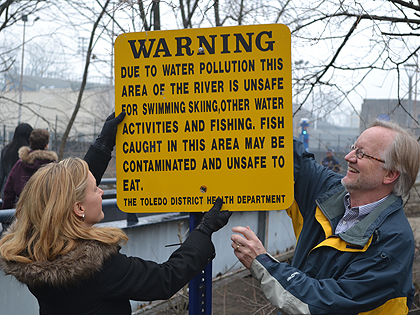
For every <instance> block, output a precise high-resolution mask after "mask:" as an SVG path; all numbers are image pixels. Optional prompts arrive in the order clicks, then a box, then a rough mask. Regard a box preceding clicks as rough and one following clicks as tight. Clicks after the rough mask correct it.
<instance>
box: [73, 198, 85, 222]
mask: <svg viewBox="0 0 420 315" xmlns="http://www.w3.org/2000/svg"><path fill="white" fill-rule="evenodd" d="M73 211H74V214H75V215H77V216H78V217H79V218H80V219H84V217H85V211H84V210H83V207H82V205H81V204H80V202H75V203H74V204H73Z"/></svg>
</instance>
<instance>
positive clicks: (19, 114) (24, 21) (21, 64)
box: [18, 14, 28, 125]
mask: <svg viewBox="0 0 420 315" xmlns="http://www.w3.org/2000/svg"><path fill="white" fill-rule="evenodd" d="M22 21H23V40H22V60H21V61H20V84H19V112H18V125H19V124H20V118H21V115H22V90H23V87H22V85H23V58H24V56H25V31H26V22H28V15H26V14H22Z"/></svg>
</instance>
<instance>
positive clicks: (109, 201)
mask: <svg viewBox="0 0 420 315" xmlns="http://www.w3.org/2000/svg"><path fill="white" fill-rule="evenodd" d="M115 183H116V178H104V179H102V180H101V183H100V185H115ZM116 196H117V192H116V190H115V189H109V190H104V195H103V197H102V198H103V199H102V209H103V210H106V209H113V208H117V198H116ZM2 204H3V200H1V199H0V208H1V205H2ZM15 211H16V209H5V210H0V223H11V222H12V221H13V219H14V218H15ZM127 221H129V222H137V221H138V219H137V216H136V214H135V213H129V214H127ZM0 232H1V231H0Z"/></svg>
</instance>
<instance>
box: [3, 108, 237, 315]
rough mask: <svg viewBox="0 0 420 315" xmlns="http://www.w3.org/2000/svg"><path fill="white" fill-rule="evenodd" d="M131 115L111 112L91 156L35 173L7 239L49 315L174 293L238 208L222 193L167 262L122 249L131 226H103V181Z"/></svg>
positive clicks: (9, 262)
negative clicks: (227, 206) (225, 202)
mask: <svg viewBox="0 0 420 315" xmlns="http://www.w3.org/2000/svg"><path fill="white" fill-rule="evenodd" d="M123 114H124V113H123ZM123 114H120V115H119V116H118V117H117V118H115V117H114V116H113V115H111V116H110V117H108V119H107V121H106V122H105V124H104V127H103V129H102V131H101V134H100V135H99V137H98V138H97V140H96V141H95V143H94V144H93V145H92V146H91V147H90V148H89V150H88V152H87V153H86V156H85V160H86V161H87V163H86V162H85V161H83V160H81V159H79V158H68V159H65V160H63V161H61V162H60V163H50V164H47V165H45V166H43V167H42V168H40V169H39V170H38V171H37V172H36V173H35V174H34V175H33V176H32V177H31V178H30V180H29V181H28V183H27V184H26V185H25V187H24V189H23V191H22V194H21V196H20V199H19V201H18V203H17V207H16V220H15V221H14V223H13V224H12V226H11V227H10V228H9V229H8V231H6V232H5V234H4V236H3V238H2V239H1V241H0V264H1V267H2V269H3V271H4V272H5V273H6V274H10V275H13V276H14V277H16V278H17V279H18V280H19V281H20V282H22V283H25V284H26V285H27V286H28V288H29V290H30V291H31V293H32V294H33V295H34V296H35V297H36V298H37V300H38V304H39V310H40V314H41V315H52V314H54V315H55V314H62V315H73V314H78V315H84V314H90V315H95V314H98V315H99V314H100V315H115V314H118V315H130V314H131V306H130V303H129V300H140V301H151V300H161V299H168V298H170V297H171V296H172V295H173V294H174V293H176V292H177V291H178V290H179V289H181V288H182V287H183V286H184V285H185V284H187V283H188V282H189V281H190V280H191V279H192V278H193V277H194V276H196V275H197V274H199V273H200V271H201V270H202V269H203V268H204V267H205V266H206V265H207V263H209V262H210V261H211V260H212V259H213V258H214V257H215V249H214V245H213V243H212V241H211V235H212V233H213V232H215V231H217V230H219V229H220V228H222V227H223V226H224V225H226V223H227V222H228V219H229V217H230V215H231V212H229V211H220V209H221V207H222V200H221V199H220V198H218V199H217V200H216V202H215V203H214V205H213V207H212V208H211V209H210V211H209V212H207V213H206V214H205V215H204V217H203V219H202V221H201V222H200V224H199V225H198V226H197V227H196V229H195V230H194V231H192V232H191V234H190V235H189V236H188V238H187V239H186V240H185V242H184V243H183V244H182V245H181V246H180V247H179V248H178V249H177V250H176V251H175V252H174V253H172V255H171V256H170V257H169V259H168V260H167V261H166V262H164V263H156V262H153V261H146V260H143V259H141V258H139V257H128V256H126V255H124V254H121V253H120V246H122V245H123V244H124V243H125V242H126V241H127V240H128V238H127V236H126V235H125V233H124V232H123V231H122V230H120V229H117V228H110V227H97V226H95V224H96V223H97V222H99V221H101V220H102V218H103V216H104V213H103V211H102V195H103V191H102V190H101V189H100V188H98V187H97V184H98V183H99V182H100V180H101V176H102V175H103V172H104V171H105V169H106V166H107V165H108V162H109V159H110V155H111V151H112V149H113V147H114V145H115V134H116V129H117V125H118V124H119V123H120V122H121V121H122V120H123V118H124V115H123ZM88 164H89V165H88ZM89 167H90V171H89Z"/></svg>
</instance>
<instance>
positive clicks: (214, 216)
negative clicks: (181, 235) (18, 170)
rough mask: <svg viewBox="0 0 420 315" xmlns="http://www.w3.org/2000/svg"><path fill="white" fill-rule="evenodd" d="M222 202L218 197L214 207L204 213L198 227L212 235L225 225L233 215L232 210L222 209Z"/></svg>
mask: <svg viewBox="0 0 420 315" xmlns="http://www.w3.org/2000/svg"><path fill="white" fill-rule="evenodd" d="M222 204H223V201H222V199H221V198H220V197H218V198H217V200H216V202H215V203H214V205H213V207H212V208H211V209H210V210H209V212H207V213H206V214H205V215H204V217H203V219H202V220H201V222H200V223H199V224H198V225H197V227H196V229H197V230H199V231H202V232H204V233H205V234H207V235H208V236H209V237H211V235H212V233H213V232H216V231H218V230H220V229H221V228H222V227H224V226H225V225H226V224H227V222H228V220H229V218H230V216H231V215H232V212H230V211H228V210H225V211H220V208H222Z"/></svg>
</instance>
